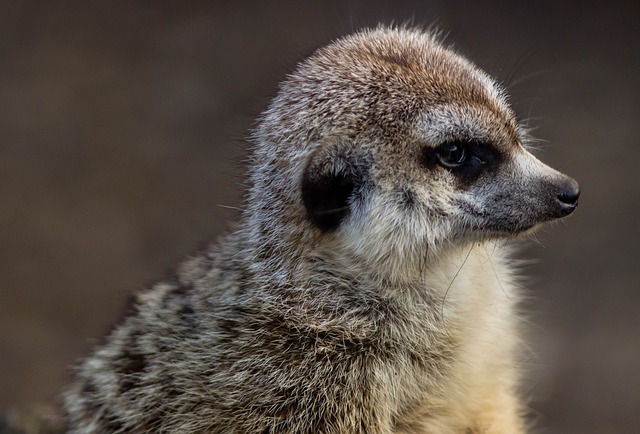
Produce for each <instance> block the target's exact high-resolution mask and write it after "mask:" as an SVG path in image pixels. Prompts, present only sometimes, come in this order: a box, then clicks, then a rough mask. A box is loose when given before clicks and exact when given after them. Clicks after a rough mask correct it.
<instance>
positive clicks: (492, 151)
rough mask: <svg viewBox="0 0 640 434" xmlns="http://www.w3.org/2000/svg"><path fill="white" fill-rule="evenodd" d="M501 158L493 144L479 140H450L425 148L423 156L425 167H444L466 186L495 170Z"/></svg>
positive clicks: (431, 168)
mask: <svg viewBox="0 0 640 434" xmlns="http://www.w3.org/2000/svg"><path fill="white" fill-rule="evenodd" d="M501 158H502V156H501V154H500V153H499V152H498V151H497V149H496V148H495V147H494V146H493V145H492V144H490V143H488V142H483V141H477V140H449V141H446V142H444V143H441V144H440V145H438V146H436V147H432V146H424V147H423V148H422V155H421V159H422V164H423V165H424V166H425V167H427V168H428V169H430V170H433V169H435V168H437V167H442V168H444V169H446V170H448V171H449V172H451V173H452V174H453V175H455V176H456V178H458V180H459V181H460V182H461V183H462V184H465V185H469V184H471V183H473V182H474V181H475V180H476V179H478V178H479V177H480V175H481V174H482V173H484V172H486V171H489V170H493V169H494V168H495V167H497V165H498V164H499V163H500V160H501Z"/></svg>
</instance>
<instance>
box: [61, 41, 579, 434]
mask: <svg viewBox="0 0 640 434" xmlns="http://www.w3.org/2000/svg"><path fill="white" fill-rule="evenodd" d="M526 141H527V138H526V135H525V132H524V129H523V128H521V127H520V126H519V124H518V122H517V120H516V118H515V116H514V113H513V111H512V110H511V108H510V107H509V104H508V102H507V99H506V97H505V94H504V92H503V90H502V89H501V88H500V87H499V86H498V85H497V84H496V83H495V82H494V81H493V80H492V79H491V78H490V77H489V76H488V75H487V74H485V73H484V72H482V71H481V70H479V69H478V68H477V67H476V66H474V65H473V64H472V63H471V62H469V61H468V60H467V59H465V58H464V57H462V56H460V55H459V54H456V53H455V52H454V51H451V50H450V49H448V48H445V47H443V46H442V45H441V44H440V43H439V42H438V41H437V39H436V38H434V37H433V36H432V35H431V34H429V33H425V32H422V31H420V30H415V29H397V28H378V29H375V30H365V31H361V32H359V33H356V34H354V35H351V36H347V37H345V38H342V39H339V40H337V41H335V42H334V43H332V44H330V45H328V46H327V47H325V48H322V49H320V50H318V51H317V52H316V53H315V54H314V55H313V56H311V57H310V58H309V59H307V60H305V61H304V62H302V63H301V64H300V65H299V66H298V67H297V69H296V70H295V72H294V73H293V74H291V75H290V76H289V77H288V78H287V79H286V80H285V81H284V83H282V85H281V87H280V90H279V92H278V95H277V96H276V97H275V99H274V100H273V101H272V103H271V104H270V106H269V107H268V109H267V110H266V111H265V113H264V114H263V115H262V117H261V122H260V125H259V127H258V128H257V130H256V131H255V133H254V135H253V142H254V150H253V156H252V159H251V165H250V168H249V179H250V188H249V191H248V194H247V200H246V207H245V209H244V211H243V214H242V218H241V220H240V222H239V225H238V228H237V229H236V230H235V231H234V232H233V233H230V234H228V235H227V236H226V237H224V238H223V239H222V240H221V241H220V242H219V243H218V244H216V245H214V246H212V247H210V248H208V249H207V250H206V251H204V252H202V253H201V254H199V255H197V256H195V257H194V258H192V259H190V260H189V261H187V262H185V263H184V264H183V265H182V266H181V267H180V268H179V271H178V273H177V275H176V276H175V278H174V279H171V280H167V281H164V282H160V283H158V284H156V285H155V286H153V287H152V288H150V289H148V290H144V291H141V292H139V293H138V294H136V296H135V300H134V302H133V304H132V306H131V310H130V313H129V314H128V315H127V316H126V317H125V318H124V320H123V321H122V322H121V323H120V324H119V325H118V326H117V327H116V328H115V329H114V330H113V332H112V333H111V334H110V335H109V336H108V337H107V339H106V342H105V343H104V344H102V345H100V346H99V347H98V348H97V349H96V350H95V351H94V352H93V353H92V354H91V355H90V356H88V357H87V358H86V359H85V360H84V361H83V362H82V363H80V364H79V366H78V368H77V370H76V376H75V380H74V382H73V383H72V384H71V386H70V388H69V389H68V391H67V392H66V394H65V406H66V411H67V421H68V424H69V432H71V433H147V432H157V433H362V434H365V433H366V434H391V433H398V434H399V433H425V434H426V433H429V434H445V433H446V434H451V433H460V434H463V433H485V434H490V433H502V434H518V433H524V432H525V431H526V427H525V423H524V420H525V419H524V416H523V404H522V402H521V399H520V398H519V397H518V393H517V388H518V380H519V377H520V374H519V372H520V370H521V369H520V367H519V363H518V362H519V361H518V356H519V353H520V348H519V344H518V329H519V323H518V318H517V315H516V311H515V309H516V306H515V305H516V303H517V301H518V290H517V285H516V283H515V276H514V272H513V267H512V266H511V265H510V262H509V258H508V252H507V249H506V248H505V247H504V246H500V247H498V248H496V247H495V245H494V244H495V243H496V242H497V241H498V240H502V239H507V238H511V237H513V236H515V235H517V234H520V233H523V232H525V231H528V230H530V229H531V228H534V227H536V226H538V225H539V224H541V223H544V222H547V221H550V220H553V219H557V218H560V217H564V216H567V215H569V214H571V212H572V211H573V210H574V209H575V208H576V206H577V203H578V196H579V190H578V185H577V183H576V182H575V181H573V180H572V179H571V178H568V177H567V176H565V175H563V174H561V173H559V172H557V171H555V170H553V169H552V168H550V167H548V166H546V165H544V164H543V163H541V162H540V161H539V160H537V159H536V158H535V157H534V156H533V155H531V154H530V153H529V152H528V151H527V149H526V148H525V146H524V145H525V143H526ZM488 244H490V246H489V247H487V246H488Z"/></svg>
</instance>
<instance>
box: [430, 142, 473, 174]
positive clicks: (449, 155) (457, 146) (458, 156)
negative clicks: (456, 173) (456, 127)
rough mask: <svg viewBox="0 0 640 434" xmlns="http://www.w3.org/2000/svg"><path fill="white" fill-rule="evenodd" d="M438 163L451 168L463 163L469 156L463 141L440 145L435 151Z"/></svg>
mask: <svg viewBox="0 0 640 434" xmlns="http://www.w3.org/2000/svg"><path fill="white" fill-rule="evenodd" d="M436 155H437V157H438V161H439V162H440V164H442V165H443V166H445V167H449V168H453V167H458V166H460V165H462V164H464V163H465V162H466V161H467V159H468V157H469V150H468V149H467V146H466V144H465V143H462V142H449V143H445V144H443V145H441V146H440V147H439V148H438V151H437V154H436Z"/></svg>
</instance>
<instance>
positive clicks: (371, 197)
mask: <svg viewBox="0 0 640 434" xmlns="http://www.w3.org/2000/svg"><path fill="white" fill-rule="evenodd" d="M256 137H257V149H256V152H255V165H254V168H253V172H252V180H253V184H254V187H253V189H252V193H250V207H252V210H251V211H250V212H251V213H253V214H256V215H259V216H260V217H259V220H260V223H257V226H260V227H261V228H262V233H265V232H269V233H275V232H277V228H285V229H281V231H282V230H283V231H284V233H282V232H281V233H280V235H281V236H286V235H287V234H290V235H291V236H293V237H296V239H306V240H308V242H305V243H306V244H311V245H314V246H316V247H317V248H318V249H321V250H323V251H324V252H327V253H328V254H329V252H330V254H334V255H339V256H342V257H344V258H351V259H353V260H354V262H357V263H361V264H364V265H366V266H368V267H370V268H373V269H379V270H386V269H394V270H404V269H406V268H407V267H413V266H416V264H418V263H420V262H421V261H424V260H425V257H432V258H436V257H438V255H439V254H441V253H442V252H443V251H445V250H446V249H447V248H451V247H454V246H462V245H465V244H468V243H469V242H476V241H478V240H486V239H491V238H501V237H508V236H513V235H515V234H519V233H522V232H525V231H528V230H530V229H531V228H534V227H536V226H537V225H539V224H540V223H543V222H547V221H550V220H553V219H556V218H559V217H564V216H567V215H569V214H571V213H572V212H573V210H574V209H575V208H576V206H577V203H578V196H579V190H578V185H577V183H576V182H575V181H574V180H572V179H571V178H569V177H567V176H565V175H563V174H561V173H559V172H557V171H555V170H554V169H552V168H550V167H548V166H546V165H545V164H543V163H542V162H540V161H539V160H538V159H536V158H535V157H534V156H533V155H532V154H531V153H529V152H528V151H527V149H526V148H525V146H524V143H525V141H526V137H525V133H524V130H523V129H522V128H521V127H520V126H519V125H518V122H517V120H516V118H515V116H514V113H513V112H512V110H511V108H510V107H509V105H508V103H507V100H506V97H505V95H504V93H503V91H502V90H501V89H500V88H499V87H498V85H496V83H494V81H493V80H492V79H491V78H489V77H488V76H487V75H486V74H485V73H484V72H482V71H480V70H479V69H478V68H477V67H475V66H474V65H473V64H471V63H470V62H469V61H468V60H466V59H465V58H464V57H462V56H460V55H458V54H456V53H454V52H452V51H451V50H449V49H446V48H444V47H443V46H442V45H440V44H439V43H438V42H437V41H436V40H435V39H434V38H433V37H432V36H431V35H430V34H428V33H423V32H421V31H418V30H408V29H389V28H380V29H377V30H372V31H363V32H361V33H357V34H355V35H352V36H349V37H346V38H344V39H341V40H338V41H337V42H334V43H333V44H331V45H329V46H328V47H325V48H323V49H320V50H319V51H318V52H316V54H314V55H313V56H312V57H311V58H309V59H308V60H306V61H305V62H303V63H302V64H301V65H300V66H299V67H298V69H297V71H296V72H294V73H293V74H292V75H291V76H289V78H288V80H286V81H285V82H284V83H283V84H282V86H281V88H280V92H279V94H278V96H277V97H276V99H275V100H274V102H273V103H272V105H271V106H270V108H269V109H268V110H267V112H266V113H265V115H264V117H263V119H262V123H261V125H260V127H259V128H258V130H257V134H256ZM252 202H255V203H253V204H252ZM254 218H255V216H254ZM268 221H271V222H274V221H277V225H273V226H272V227H271V228H267V226H269V224H268V223H266V222H268ZM403 272H404V271H403Z"/></svg>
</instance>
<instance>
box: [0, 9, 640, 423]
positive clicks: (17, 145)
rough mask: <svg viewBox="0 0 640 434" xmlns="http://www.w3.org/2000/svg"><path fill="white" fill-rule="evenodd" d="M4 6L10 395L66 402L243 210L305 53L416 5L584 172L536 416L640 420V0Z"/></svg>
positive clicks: (537, 383) (533, 332)
mask: <svg viewBox="0 0 640 434" xmlns="http://www.w3.org/2000/svg"><path fill="white" fill-rule="evenodd" d="M0 6H1V11H2V12H1V13H0V200H1V205H0V408H7V407H11V406H29V405H33V404H36V403H42V402H54V400H55V397H56V394H57V393H58V391H59V390H60V388H61V386H62V385H63V384H64V383H65V382H66V381H68V378H69V377H68V373H69V367H70V366H71V364H72V363H73V361H74V360H75V359H76V358H77V357H79V356H81V355H83V354H86V353H87V351H89V349H90V348H91V346H92V345H94V344H95V343H96V342H97V340H98V339H99V338H100V337H101V336H102V335H104V333H105V332H107V331H108V329H109V327H110V325H111V324H113V323H114V321H115V320H116V319H117V318H118V317H119V316H120V315H121V312H122V310H123V306H124V304H125V300H126V298H127V294H128V293H129V292H130V291H132V290H135V289H139V288H142V287H143V286H146V285H148V284H149V283H150V282H152V281H153V280H155V279H158V278H160V277H162V275H163V273H164V271H165V270H166V269H168V268H169V267H171V266H172V265H173V264H175V263H176V262H177V261H179V260H180V259H181V258H184V257H185V256H186V255H188V254H189V253H190V252H192V251H193V250H195V249H196V248H197V247H198V245H199V244H200V242H201V241H203V240H208V239H209V240H210V239H212V238H215V237H216V236H217V235H218V234H220V233H221V232H222V231H224V230H225V229H226V228H227V227H228V226H227V223H226V222H227V221H229V220H232V219H233V218H234V217H235V216H237V211H235V210H234V209H233V208H232V207H234V206H238V205H239V204H240V202H241V197H242V191H243V186H242V183H243V177H242V176H243V175H242V174H243V170H242V164H241V162H242V160H243V159H244V157H245V156H246V150H247V144H246V142H245V137H247V132H248V130H249V129H250V128H251V127H252V125H253V119H254V118H255V117H256V115H257V114H259V113H260V111H261V110H262V109H264V108H265V106H266V104H267V103H268V101H269V98H270V97H272V96H273V95H274V93H275V91H276V86H277V83H278V81H279V80H281V79H282V78H283V77H284V75H285V74H286V73H287V72H288V71H290V70H291V69H292V68H293V67H294V65H295V64H296V62H297V61H299V60H300V59H301V58H303V57H304V56H306V55H308V54H310V53H311V52H312V51H313V49H315V48H316V47H318V46H320V45H322V44H325V43H326V42H328V41H330V40H332V39H334V38H336V37H338V36H340V35H343V34H345V33H348V32H351V31H353V30H356V29H359V28H361V27H364V26H371V25H375V24H377V23H379V22H382V23H391V22H396V23H398V22H399V23H402V22H405V21H407V20H408V19H411V20H413V22H414V23H416V24H421V25H422V24H433V23H435V24H437V26H438V27H440V28H441V29H442V30H444V31H445V32H446V33H447V34H448V35H449V36H448V38H447V40H448V42H450V43H454V44H455V45H456V47H457V48H458V50H459V51H460V52H462V53H464V54H466V55H467V56H469V57H470V58H471V59H473V60H474V61H475V62H476V63H478V64H479V65H480V66H482V67H483V68H485V69H486V70H488V71H489V72H490V73H491V74H493V75H494V76H495V77H497V79H498V80H499V81H500V82H502V83H504V84H505V85H506V86H507V87H508V89H509V91H510V93H511V95H512V101H513V104H514V107H515V108H516V111H517V112H518V114H519V116H520V117H521V118H523V119H530V123H531V124H532V125H533V126H535V127H537V129H536V130H535V131H534V134H535V136H537V137H538V138H540V139H543V142H541V143H540V145H539V147H540V148H541V149H540V151H538V152H537V155H538V156H539V157H540V158H541V159H543V160H544V161H546V162H547V163H549V164H551V165H552V166H554V167H556V168H558V169H559V170H562V171H565V172H567V173H568V174H570V175H572V176H574V177H575V178H576V179H577V180H579V181H580V183H581V187H582V191H583V195H582V197H581V199H580V202H581V203H580V208H579V210H578V212H577V213H576V214H575V215H574V216H572V217H571V218H570V219H568V220H567V221H565V222H563V223H560V224H557V225H555V226H552V227H550V228H548V229H547V230H545V231H544V232H543V233H542V234H540V235H539V236H538V240H539V243H528V244H527V247H526V248H525V249H524V251H523V256H524V257H526V258H537V261H536V262H534V263H532V264H530V265H529V266H528V267H527V273H528V275H529V276H530V279H529V281H528V284H527V287H528V290H527V295H528V296H529V297H530V299H531V301H529V302H528V303H527V306H526V307H527V311H528V312H529V314H528V318H529V319H530V323H529V325H528V326H527V328H528V334H529V337H528V339H527V341H528V344H529V345H530V346H531V349H532V354H531V356H529V358H528V370H529V374H528V376H527V383H526V386H525V389H526V390H525V391H526V393H527V395H528V396H530V397H531V408H532V414H533V419H534V421H535V423H536V425H537V426H538V432H540V433H564V434H566V433H569V434H572V433H576V434H577V433H581V434H585V433H638V432H640V370H639V368H640V315H639V312H640V263H638V258H640V254H639V253H638V250H637V247H638V245H640V229H639V225H638V216H639V215H640V167H639V164H638V163H639V162H640V146H639V143H638V142H639V138H640V127H639V125H640V31H639V30H638V22H640V12H639V10H638V8H637V7H634V6H633V4H632V3H631V2H629V3H628V4H627V3H620V2H618V3H615V2H609V3H607V5H604V3H591V2H584V3H581V4H579V3H567V2H554V1H532V2H528V3H521V2H514V1H492V2H477V1H460V0H455V1H392V0H387V1H367V2H364V1H355V0H354V1H323V2H320V1H317V2H303V1H294V0H291V1H279V2H266V1H247V2H235V3H234V4H232V2H222V1H209V2H195V1H192V2H164V1H131V0H130V1H126V2H107V1H103V2H97V1H83V2H48V1H20V2H17V1H15V2H14V1H2V2H0ZM229 207H231V208H229Z"/></svg>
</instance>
